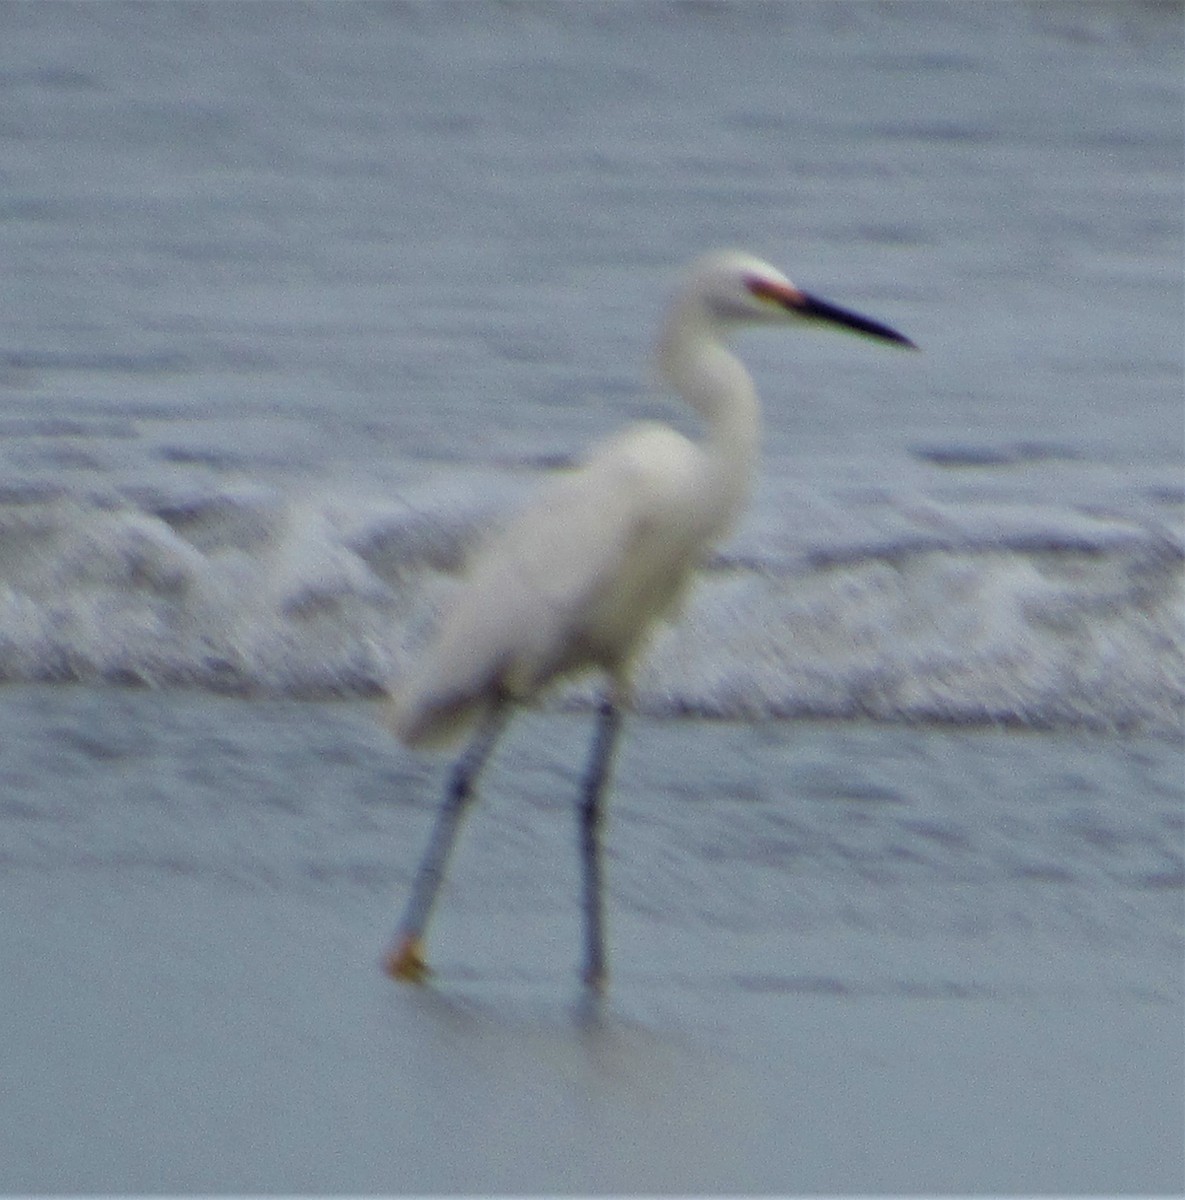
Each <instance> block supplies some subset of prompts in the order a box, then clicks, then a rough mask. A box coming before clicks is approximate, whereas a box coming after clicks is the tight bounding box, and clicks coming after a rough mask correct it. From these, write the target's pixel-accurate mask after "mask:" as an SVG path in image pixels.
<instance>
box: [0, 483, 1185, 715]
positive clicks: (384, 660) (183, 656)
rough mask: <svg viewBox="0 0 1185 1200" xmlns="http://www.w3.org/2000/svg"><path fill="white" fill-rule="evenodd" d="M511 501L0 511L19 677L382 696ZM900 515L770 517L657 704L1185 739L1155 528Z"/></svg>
mask: <svg viewBox="0 0 1185 1200" xmlns="http://www.w3.org/2000/svg"><path fill="white" fill-rule="evenodd" d="M506 493H507V489H506V488H503V489H502V491H501V492H497V491H496V490H495V492H493V493H490V492H489V491H486V492H483V494H482V495H481V496H475V495H474V494H473V493H472V492H467V493H458V494H456V495H455V496H452V497H450V498H449V499H447V500H446V499H445V498H444V497H443V496H442V495H440V494H437V495H434V496H433V497H431V498H430V499H424V500H423V502H422V503H417V502H412V501H409V500H408V499H407V498H406V497H405V498H404V499H403V500H402V501H401V502H399V503H385V504H381V505H380V504H374V503H362V502H358V501H350V502H346V501H344V500H343V499H342V498H341V497H340V496H339V497H336V498H335V497H329V498H326V497H315V496H308V497H304V498H301V499H300V500H293V499H292V498H291V497H285V496H282V495H279V494H276V493H272V492H269V491H267V490H266V489H262V488H260V489H255V490H252V489H243V490H240V491H238V492H235V491H224V492H220V493H217V494H211V495H206V496H201V497H196V498H194V497H189V498H178V497H172V498H168V499H161V498H157V499H156V500H149V499H147V498H142V500H141V502H140V503H137V504H132V503H129V502H126V501H124V502H120V503H114V502H111V501H105V502H98V501H85V500H80V499H77V498H62V497H57V498H54V497H50V498H48V499H46V498H39V497H25V498H23V499H22V500H21V501H20V502H17V503H11V504H9V505H7V506H6V507H0V678H4V679H7V680H40V681H45V680H103V681H109V682H115V683H124V684H144V685H150V686H166V685H167V686H177V685H184V686H192V687H199V688H210V689H216V690H233V691H239V692H244V693H259V694H268V695H294V696H311V695H321V696H324V695H360V694H362V695H365V694H373V693H377V692H379V691H381V690H382V689H384V688H386V687H388V686H392V685H397V683H398V680H399V678H400V676H401V674H402V673H403V670H404V669H405V666H406V663H407V661H408V656H409V655H410V654H412V653H413V652H414V650H415V649H416V647H417V645H418V644H419V642H420V641H421V640H422V638H423V636H424V634H425V631H426V630H427V629H428V628H429V626H430V624H431V620H432V617H433V614H434V611H435V609H436V607H437V605H438V603H439V601H440V599H441V598H442V596H443V595H444V594H445V592H446V591H447V589H448V588H449V587H451V586H452V584H453V579H454V575H455V572H456V570H457V568H458V566H459V564H460V563H461V562H462V560H463V557H464V551H465V549H466V547H467V546H468V545H469V544H470V542H471V541H472V540H473V538H474V537H475V535H476V534H477V533H478V532H479V531H480V530H482V529H483V528H484V527H485V526H486V525H487V524H488V523H489V521H490V520H491V519H492V518H491V514H492V511H493V510H495V509H498V508H500V507H501V506H502V504H503V502H504V501H505V499H506ZM907 510H908V506H907V505H904V506H901V505H899V506H898V507H897V508H896V509H895V510H893V512H892V513H891V514H890V515H889V516H886V515H885V511H881V512H880V516H879V517H878V520H877V521H868V520H864V521H860V520H856V519H854V518H853V517H852V515H851V513H847V514H842V517H843V519H840V517H839V516H835V517H834V519H833V520H832V521H831V522H830V523H828V522H826V521H824V522H819V523H816V524H814V525H812V526H811V527H810V528H811V529H812V530H813V535H812V536H810V537H807V536H798V537H796V538H795V539H793V540H791V539H788V538H787V537H781V538H779V537H778V536H777V535H776V531H777V529H778V524H777V520H776V510H773V511H771V510H770V509H768V508H767V509H765V510H764V511H763V514H762V515H761V517H760V519H759V520H758V521H756V522H755V523H753V524H752V525H751V526H750V527H748V529H747V532H746V534H745V535H744V536H742V537H741V538H739V539H738V540H737V541H736V542H735V543H733V545H732V546H731V547H729V548H727V549H726V550H725V551H724V552H723V553H721V554H720V555H719V556H718V557H717V558H716V559H715V560H713V562H712V563H711V564H710V566H709V569H708V570H707V571H706V572H705V579H704V581H703V584H702V585H701V587H700V588H699V589H698V590H697V591H696V593H695V595H694V597H693V599H692V601H691V602H690V604H689V605H688V608H687V610H686V611H685V612H684V613H683V614H682V617H681V619H680V621H679V623H678V624H677V625H676V626H675V627H674V628H672V629H670V630H668V631H666V632H665V633H664V634H663V635H662V636H661V637H660V638H659V640H658V642H657V644H656V645H655V647H654V649H653V651H652V653H651V654H650V655H649V656H648V658H647V659H646V661H645V663H644V664H643V665H642V666H641V668H640V671H639V674H638V681H637V682H638V690H637V702H638V704H639V705H640V706H641V707H643V708H645V709H647V710H649V711H652V712H655V713H679V712H697V713H705V714H713V715H717V716H725V717H743V718H762V717H772V716H785V715H808V714H809V715H812V716H827V717H841V718H845V717H855V716H859V717H871V718H875V719H881V720H907V721H943V722H959V723H980V722H1004V723H1016V724H1025V725H1035V726H1049V725H1088V726H1100V727H1130V726H1142V727H1149V728H1153V729H1163V730H1170V731H1171V730H1176V729H1178V728H1179V727H1180V725H1181V721H1182V714H1183V712H1185V603H1183V589H1182V558H1183V556H1182V548H1181V544H1180V541H1179V540H1177V539H1175V538H1174V537H1172V536H1170V535H1169V534H1168V533H1167V532H1166V531H1165V529H1164V528H1163V527H1161V525H1160V524H1159V523H1158V522H1157V521H1155V520H1143V521H1140V520H1135V519H1131V518H1129V517H1115V516H1108V515H1105V514H1102V515H1100V514H1088V513H1071V512H1059V511H1056V510H1053V509H1049V510H1033V509H1032V508H1031V507H1023V508H1018V509H1017V510H1016V511H1008V510H1007V509H1006V508H996V509H991V508H988V507H986V506H980V507H978V508H977V509H975V510H974V511H970V510H967V511H964V510H961V509H959V508H957V507H950V508H945V509H942V508H939V507H937V506H935V505H933V504H928V505H926V506H924V510H919V511H912V512H911V511H907ZM833 516H834V514H833ZM588 694H589V689H588V688H587V687H585V686H582V685H575V686H572V687H568V688H566V689H565V690H563V691H562V692H561V693H559V694H558V699H559V702H561V703H579V702H581V701H582V699H583V698H585V697H586V696H587V695H588Z"/></svg>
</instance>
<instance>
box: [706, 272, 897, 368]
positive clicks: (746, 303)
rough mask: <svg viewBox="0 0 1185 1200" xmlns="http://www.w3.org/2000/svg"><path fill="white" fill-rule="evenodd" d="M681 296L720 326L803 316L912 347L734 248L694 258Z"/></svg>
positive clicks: (795, 321)
mask: <svg viewBox="0 0 1185 1200" xmlns="http://www.w3.org/2000/svg"><path fill="white" fill-rule="evenodd" d="M683 299H684V301H685V303H688V304H693V305H697V306H699V307H700V309H701V310H702V312H703V313H704V315H705V316H706V317H707V319H708V320H709V321H711V322H713V323H717V324H721V325H725V326H727V325H731V324H746V325H748V324H758V325H786V324H798V323H800V322H808V321H809V322H812V323H815V322H817V323H819V324H826V325H833V326H836V327H838V328H840V329H846V330H849V331H851V332H853V333H859V334H863V335H864V336H865V337H872V338H877V339H879V340H881V341H887V342H892V343H894V344H896V345H899V346H906V347H909V348H910V349H914V350H916V349H917V347H916V346H915V345H914V343H913V342H912V341H910V339H909V338H907V337H905V336H904V335H903V334H900V333H898V332H897V331H896V330H895V329H890V328H889V326H888V325H882V324H881V323H880V322H879V321H873V320H871V319H870V318H868V317H862V316H860V315H859V314H858V313H854V312H849V311H848V310H847V309H844V308H840V307H839V306H838V305H835V304H832V303H830V302H829V301H827V300H823V299H820V298H819V297H818V296H812V295H811V294H810V293H808V292H804V291H803V290H802V289H801V288H798V287H796V286H795V285H794V284H793V283H791V282H790V280H789V279H787V278H786V276H785V275H783V274H782V273H781V271H779V270H777V268H776V267H771V266H770V265H769V263H767V262H763V261H762V260H761V259H759V258H755V257H754V256H753V255H751V254H743V253H740V252H738V251H722V252H719V253H716V254H710V255H708V256H706V257H705V258H702V259H700V260H699V262H698V263H696V264H695V266H693V267H692V269H691V271H690V273H689V275H688V278H687V281H686V283H685V284H684V288H683Z"/></svg>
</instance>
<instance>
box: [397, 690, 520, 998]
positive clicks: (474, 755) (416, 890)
mask: <svg viewBox="0 0 1185 1200" xmlns="http://www.w3.org/2000/svg"><path fill="white" fill-rule="evenodd" d="M508 715H509V714H508V710H507V705H506V704H505V702H503V701H502V700H497V701H495V702H494V704H493V706H492V707H491V708H490V710H489V712H488V713H487V714H486V716H485V718H484V719H483V721H482V723H481V725H480V726H479V727H478V729H477V732H476V733H475V734H474V735H473V738H472V740H471V741H470V742H469V745H468V746H466V747H465V752H464V753H463V754H462V755H461V757H460V758H459V759H458V760H457V765H456V766H455V767H454V768H453V773H452V775H451V776H450V777H449V784H448V790H447V791H446V792H445V796H444V802H443V803H442V804H441V806H440V811H439V812H438V813H437V816H436V824H435V826H434V827H433V829H432V836H431V837H430V838H429V840H428V846H427V849H426V850H425V851H424V857H423V858H422V859H421V860H420V865H419V867H418V869H417V870H416V877H415V881H414V882H413V883H412V890H411V896H410V898H409V899H408V902H407V908H406V909H405V910H404V913H403V920H402V921H401V922H400V925H399V932H398V934H397V935H396V937H395V944H394V946H393V947H392V948H391V952H390V953H389V954H388V955H387V959H386V968H387V973H388V974H390V975H393V976H394V977H395V978H396V979H403V980H408V981H410V982H413V983H418V982H420V981H421V980H423V978H424V977H425V976H426V975H427V974H428V964H427V963H426V962H425V961H424V929H425V927H426V926H427V924H428V918H429V916H430V915H431V913H432V905H433V904H434V903H435V901H436V894H437V892H439V891H440V884H441V881H442V880H443V879H444V872H445V867H446V865H447V864H448V857H449V854H450V852H451V851H452V848H453V843H454V841H456V837H457V830H458V828H459V827H460V824H461V818H462V817H463V816H464V815H465V812H466V810H467V809H468V807H469V804H470V802H471V801H472V800H473V797H474V794H475V792H474V788H475V786H476V784H477V777H478V776H479V775H480V774H481V769H482V767H483V766H485V763H486V759H488V758H489V756H490V751H491V750H493V748H494V743H495V742H496V741H497V740H498V735H499V734H500V733H501V732H502V728H503V726H504V725H505V724H506V718H507V716H508Z"/></svg>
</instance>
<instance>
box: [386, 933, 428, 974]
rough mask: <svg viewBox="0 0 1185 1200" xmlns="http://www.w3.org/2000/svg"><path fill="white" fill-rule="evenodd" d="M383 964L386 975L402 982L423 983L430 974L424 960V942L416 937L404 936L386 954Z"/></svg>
mask: <svg viewBox="0 0 1185 1200" xmlns="http://www.w3.org/2000/svg"><path fill="white" fill-rule="evenodd" d="M383 965H384V966H385V967H386V969H387V974H388V975H390V976H391V977H392V978H394V979H401V980H403V982H404V983H423V982H424V980H426V979H427V978H428V976H429V975H431V974H432V970H431V968H430V967H429V966H428V964H427V963H426V962H425V961H424V943H423V942H422V941H421V940H420V939H419V938H418V937H408V938H404V939H403V940H402V941H401V942H400V943H399V944H398V945H397V946H396V947H395V948H394V949H393V950H392V951H391V953H390V954H388V955H387V958H386V961H385V962H384V964H383Z"/></svg>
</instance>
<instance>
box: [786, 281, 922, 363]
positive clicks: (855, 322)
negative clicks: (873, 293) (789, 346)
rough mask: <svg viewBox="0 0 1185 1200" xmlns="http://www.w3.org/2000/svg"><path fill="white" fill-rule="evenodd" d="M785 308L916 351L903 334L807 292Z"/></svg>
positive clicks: (798, 294) (799, 293) (913, 343)
mask: <svg viewBox="0 0 1185 1200" xmlns="http://www.w3.org/2000/svg"><path fill="white" fill-rule="evenodd" d="M786 307H787V308H792V309H793V310H794V311H795V312H796V313H798V315H799V316H800V317H806V318H808V319H809V320H812V321H826V322H827V323H828V324H829V325H838V326H840V327H841V328H842V329H850V330H852V331H853V332H854V333H862V334H865V335H866V336H867V337H874V338H880V339H881V340H882V341H885V342H893V343H894V344H895V345H897V346H905V347H907V348H908V349H910V350H916V349H917V348H918V347H917V344H916V343H915V342H913V341H911V340H910V339H909V338H907V337H906V336H905V334H903V333H898V332H897V330H895V329H890V328H889V326H888V325H882V324H881V323H880V321H873V320H872V319H871V318H870V317H862V316H861V315H860V314H859V313H854V312H849V311H848V310H847V309H846V308H840V307H839V305H837V304H832V303H831V302H830V301H828V300H820V299H819V297H818V296H812V295H810V294H809V293H807V292H798V293H797V299H796V300H795V302H793V303H790V302H787V305H786Z"/></svg>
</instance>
